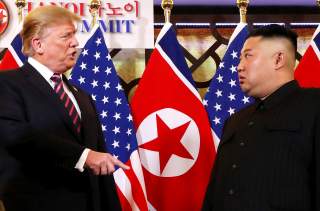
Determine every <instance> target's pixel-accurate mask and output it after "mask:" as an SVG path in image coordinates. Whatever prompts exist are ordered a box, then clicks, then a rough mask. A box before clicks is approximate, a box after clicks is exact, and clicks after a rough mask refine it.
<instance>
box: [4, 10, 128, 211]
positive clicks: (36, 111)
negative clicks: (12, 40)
mask: <svg viewBox="0 0 320 211" xmlns="http://www.w3.org/2000/svg"><path fill="white" fill-rule="evenodd" d="M79 20H80V18H79V17H78V16H76V15H75V14H73V13H71V12H69V11H68V10H65V9H63V8H60V7H56V6H44V7H39V8H37V9H35V10H33V11H32V12H31V13H29V14H28V16H27V17H26V18H25V21H24V25H23V29H22V32H21V37H22V40H23V52H24V53H25V54H26V55H27V56H29V58H28V62H26V63H25V64H24V65H23V66H22V67H21V68H19V69H17V70H13V71H8V72H3V73H1V74H0V102H1V103H0V137H1V138H0V197H1V198H0V199H2V201H3V203H4V206H5V208H6V210H7V211H21V210H24V211H50V210H52V211H71V210H74V211H100V210H101V211H102V210H104V211H106V210H118V209H120V205H119V201H118V199H117V196H116V192H115V187H114V183H113V178H112V176H107V174H111V173H112V172H113V171H114V170H115V167H114V166H115V165H118V166H120V167H122V168H124V169H127V168H128V167H127V166H126V165H124V164H123V163H121V162H120V161H119V160H117V159H116V158H114V157H113V156H112V155H110V154H108V153H105V147H104V141H103V137H102V131H101V126H100V123H99V121H98V118H97V115H96V110H95V106H94V104H93V102H92V100H91V98H90V97H89V96H88V95H87V94H86V93H84V92H83V91H82V90H80V89H78V88H75V87H73V86H71V85H70V84H69V83H68V81H67V80H66V78H65V76H64V75H63V73H65V72H66V71H67V70H68V69H70V68H72V66H73V65H74V64H75V62H76V54H77V50H76V47H77V46H78V41H77V39H76V38H75V32H76V29H75V22H77V21H79ZM101 175H104V176H101Z"/></svg>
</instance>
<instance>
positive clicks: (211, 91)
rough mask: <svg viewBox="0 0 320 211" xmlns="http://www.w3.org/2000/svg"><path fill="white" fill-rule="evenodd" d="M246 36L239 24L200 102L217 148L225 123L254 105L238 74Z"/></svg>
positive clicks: (245, 28)
mask: <svg viewBox="0 0 320 211" xmlns="http://www.w3.org/2000/svg"><path fill="white" fill-rule="evenodd" d="M247 35H248V29H247V25H246V24H242V23H240V24H238V26H237V28H236V29H235V31H234V33H233V34H232V36H231V38H230V42H229V46H228V49H227V51H226V53H225V55H224V58H223V59H222V61H221V62H220V64H219V68H218V69H217V71H216V74H215V75H214V77H213V79H212V82H211V84H210V86H209V88H208V92H207V94H206V95H205V98H204V100H203V104H204V106H205V107H206V110H207V112H208V115H209V119H210V124H211V128H212V130H213V134H214V141H215V147H216V148H217V147H218V144H219V141H220V138H221V135H222V128H223V125H224V122H225V121H226V119H227V118H228V117H230V116H231V115H232V114H234V113H235V112H236V111H238V110H239V109H241V108H243V107H245V106H247V105H249V104H250V103H251V102H252V101H253V100H252V99H251V98H250V97H248V96H246V95H245V94H244V93H243V92H242V91H241V89H240V86H239V79H238V74H237V66H238V64H239V61H240V60H239V58H240V53H241V48H242V46H243V44H244V41H245V38H246V36H247Z"/></svg>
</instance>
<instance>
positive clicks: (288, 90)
mask: <svg viewBox="0 0 320 211" xmlns="http://www.w3.org/2000/svg"><path fill="white" fill-rule="evenodd" d="M319 170H320V90H319V89H302V88H300V87H299V86H298V83H297V82H296V81H291V82H289V83H287V84H285V85H283V86H282V87H281V88H279V89H278V90H277V91H275V92H274V93H273V94H271V95H270V96H269V97H267V99H265V100H264V101H259V100H257V101H256V102H255V103H254V104H252V105H251V106H249V107H247V108H245V109H243V110H241V111H240V112H238V113H236V114H235V115H233V116H231V118H230V119H229V120H228V121H227V122H226V124H225V127H224V131H223V135H222V139H221V142H220V145H219V147H218V153H217V158H216V162H215V165H214V168H213V172H212V176H211V181H210V184H209V186H208V189H207V193H206V197H205V201H204V204H203V210H214V211H276V210H283V211H320V171H319Z"/></svg>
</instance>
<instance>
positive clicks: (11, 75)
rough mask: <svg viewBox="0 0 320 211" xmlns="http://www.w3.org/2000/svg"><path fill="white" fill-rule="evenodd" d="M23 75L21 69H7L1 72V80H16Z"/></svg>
mask: <svg viewBox="0 0 320 211" xmlns="http://www.w3.org/2000/svg"><path fill="white" fill-rule="evenodd" d="M20 77H21V71H20V70H19V69H14V70H6V71H2V72H0V81H1V82H5V81H7V80H9V81H14V80H15V79H18V78H20Z"/></svg>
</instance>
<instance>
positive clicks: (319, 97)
mask: <svg viewBox="0 0 320 211" xmlns="http://www.w3.org/2000/svg"><path fill="white" fill-rule="evenodd" d="M300 95H301V96H302V97H303V98H305V99H306V100H311V101H320V89H319V88H302V89H301V91H300Z"/></svg>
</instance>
